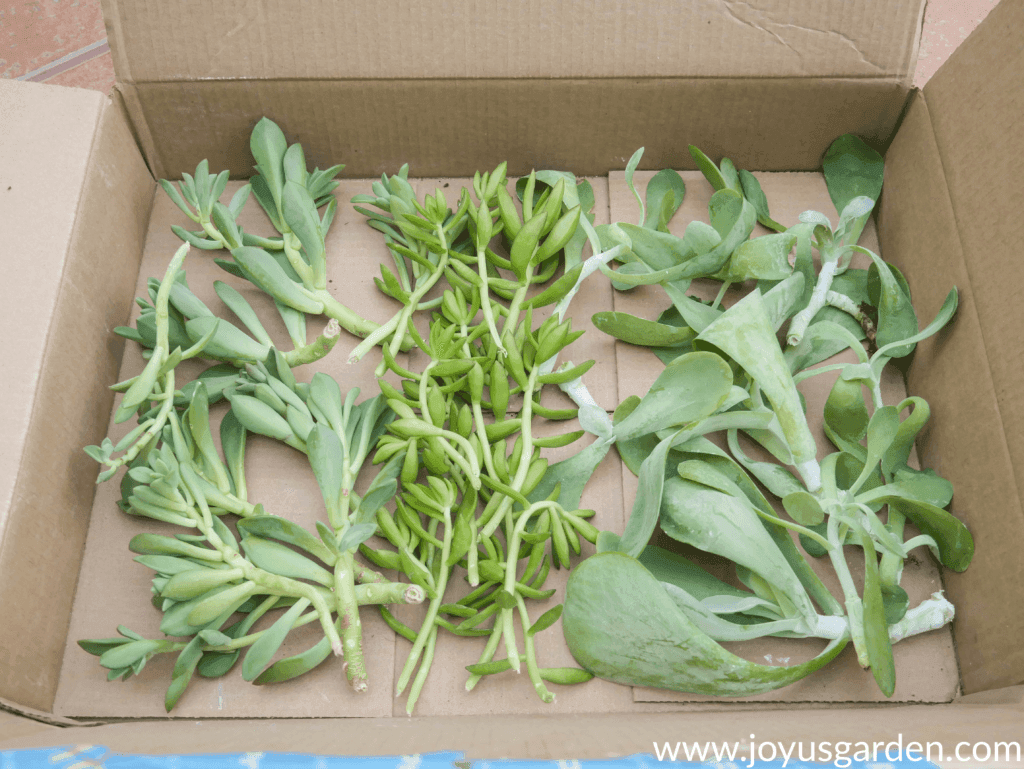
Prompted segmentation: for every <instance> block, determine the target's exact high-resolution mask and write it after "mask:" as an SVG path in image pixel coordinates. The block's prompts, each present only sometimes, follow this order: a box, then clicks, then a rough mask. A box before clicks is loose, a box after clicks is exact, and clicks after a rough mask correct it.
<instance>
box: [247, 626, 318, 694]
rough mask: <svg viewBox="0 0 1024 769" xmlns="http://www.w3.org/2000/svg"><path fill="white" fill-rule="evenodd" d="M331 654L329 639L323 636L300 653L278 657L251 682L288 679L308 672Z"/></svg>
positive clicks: (264, 682)
mask: <svg viewBox="0 0 1024 769" xmlns="http://www.w3.org/2000/svg"><path fill="white" fill-rule="evenodd" d="M329 656H331V640H330V639H329V638H328V637H327V636H324V637H323V638H321V639H320V641H319V642H318V643H316V644H315V645H314V646H311V647H310V648H308V649H306V651H304V652H301V653H300V654H295V655H293V656H291V657H285V658H284V659H280V660H278V661H277V662H275V663H274V664H273V665H271V666H270V667H269V668H267V669H266V670H264V671H263V672H262V673H260V674H259V675H258V676H257V677H256V678H255V679H254V680H253V683H254V684H256V685H257V686H260V685H262V684H276V683H280V682H281V681H290V680H291V679H293V678H298V677H299V676H301V675H303V674H305V673H308V672H309V671H310V670H312V669H313V668H315V667H317V666H318V665H320V664H321V663H322V662H323V661H324V660H326V659H327V658H328V657H329Z"/></svg>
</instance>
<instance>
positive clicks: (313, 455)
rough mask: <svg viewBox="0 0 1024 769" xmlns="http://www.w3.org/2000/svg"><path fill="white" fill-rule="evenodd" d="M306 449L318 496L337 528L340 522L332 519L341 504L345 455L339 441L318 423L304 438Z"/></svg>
mask: <svg viewBox="0 0 1024 769" xmlns="http://www.w3.org/2000/svg"><path fill="white" fill-rule="evenodd" d="M306 449H307V453H308V454H309V464H310V466H311V467H312V468H313V475H315V476H316V482H317V485H318V486H319V487H320V494H321V495H322V496H323V498H324V502H325V504H326V505H327V513H328V516H329V517H330V518H331V521H332V524H334V525H335V526H337V525H339V524H340V521H339V522H335V521H334V517H335V516H336V515H337V511H338V505H339V504H340V503H341V492H342V486H343V476H344V470H345V453H344V451H343V450H342V447H341V439H340V438H338V435H337V433H335V432H334V431H333V430H331V429H330V428H329V427H326V426H325V425H322V424H319V423H318V424H316V425H314V426H313V429H312V430H310V431H309V435H308V436H306Z"/></svg>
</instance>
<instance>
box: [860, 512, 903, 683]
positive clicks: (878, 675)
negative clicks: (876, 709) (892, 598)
mask: <svg viewBox="0 0 1024 769" xmlns="http://www.w3.org/2000/svg"><path fill="white" fill-rule="evenodd" d="M860 540H861V541H860V544H861V547H862V548H864V641H865V644H866V646H867V653H868V662H870V663H871V673H872V675H874V677H875V682H876V683H877V684H878V688H879V689H881V690H882V694H884V695H885V696H886V697H891V696H892V695H893V692H894V691H895V690H896V664H895V662H893V658H892V643H891V642H890V640H889V627H888V625H887V624H886V621H885V602H884V600H883V598H882V583H881V581H880V580H879V577H878V555H877V553H875V548H874V546H873V545H872V544H871V540H870V538H869V537H868V535H867V533H866V532H861V535H860Z"/></svg>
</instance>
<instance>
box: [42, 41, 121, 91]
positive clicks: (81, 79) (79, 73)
mask: <svg viewBox="0 0 1024 769" xmlns="http://www.w3.org/2000/svg"><path fill="white" fill-rule="evenodd" d="M45 82H47V83H54V84H56V85H67V86H72V87H74V88H89V89H90V90H93V91H102V92H103V93H110V89H112V88H113V87H114V61H113V59H111V58H110V52H109V51H108V52H106V53H104V54H103V55H102V56H97V57H96V58H95V59H90V60H89V61H87V62H85V63H84V64H79V65H78V66H77V67H75V68H73V69H69V70H68V71H67V72H61V73H60V74H59V75H54V76H53V77H51V78H48V79H47V80H46V81H45Z"/></svg>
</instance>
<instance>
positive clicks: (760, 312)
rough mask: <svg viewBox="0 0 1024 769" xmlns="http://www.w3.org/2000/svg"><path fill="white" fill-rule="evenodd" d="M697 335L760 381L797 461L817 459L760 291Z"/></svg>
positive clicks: (804, 461)
mask: <svg viewBox="0 0 1024 769" xmlns="http://www.w3.org/2000/svg"><path fill="white" fill-rule="evenodd" d="M697 339H698V340H702V341H705V342H709V343H710V344H713V345H714V346H715V347H717V348H718V349H720V350H722V351H723V352H724V353H725V354H726V355H728V356H729V357H731V358H732V359H733V360H734V361H736V362H737V363H738V364H739V365H740V366H742V367H743V369H744V370H745V371H746V372H747V373H748V374H749V375H750V376H751V377H752V378H753V379H754V381H755V382H757V384H758V385H759V386H760V388H761V391H762V392H763V393H764V394H765V395H766V396H767V398H768V400H769V401H771V404H772V408H773V410H774V411H775V414H776V416H777V417H778V419H779V424H780V426H781V428H782V432H783V434H784V435H785V436H786V441H787V442H788V444H789V448H790V449H791V451H792V453H793V458H794V460H795V461H796V463H797V465H798V466H800V465H803V464H806V463H808V462H813V461H815V457H816V453H817V447H816V445H815V443H814V437H813V436H812V435H811V430H810V427H809V426H808V425H807V418H806V417H805V416H804V410H803V404H802V403H801V401H800V395H799V393H798V392H797V389H796V384H795V383H794V381H793V376H792V374H790V371H789V366H788V365H787V364H786V360H785V358H784V357H783V355H782V349H781V348H780V347H779V343H778V339H777V338H776V336H775V330H774V329H773V328H772V324H771V320H770V319H769V318H768V314H767V312H766V311H765V309H764V304H763V302H762V300H761V293H760V291H757V290H756V289H755V290H754V291H753V292H751V293H750V294H748V295H747V296H746V297H744V298H743V299H741V300H740V301H739V302H737V303H736V304H734V305H733V306H732V307H730V308H729V309H728V310H726V312H725V313H723V314H722V316H721V317H720V318H718V320H716V321H715V322H714V323H712V324H711V325H710V326H708V327H707V328H705V329H704V330H703V331H701V332H700V334H699V335H698V336H697ZM815 490H816V489H811V491H815Z"/></svg>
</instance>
